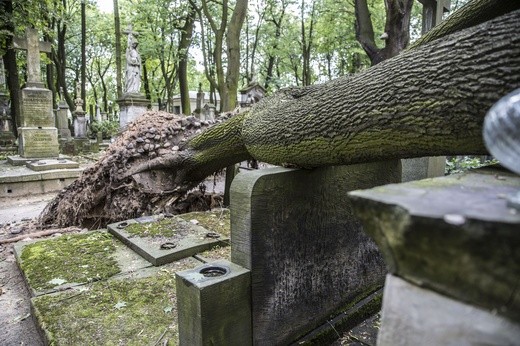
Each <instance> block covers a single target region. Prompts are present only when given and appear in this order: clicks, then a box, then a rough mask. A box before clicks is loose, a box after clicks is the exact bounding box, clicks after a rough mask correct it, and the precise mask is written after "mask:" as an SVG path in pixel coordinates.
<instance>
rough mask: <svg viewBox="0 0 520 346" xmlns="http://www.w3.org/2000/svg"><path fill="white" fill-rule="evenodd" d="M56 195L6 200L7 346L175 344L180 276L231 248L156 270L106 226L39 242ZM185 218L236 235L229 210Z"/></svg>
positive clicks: (369, 327)
mask: <svg viewBox="0 0 520 346" xmlns="http://www.w3.org/2000/svg"><path fill="white" fill-rule="evenodd" d="M74 159H75V160H76V161H80V162H81V165H82V166H83V167H86V166H88V165H89V164H90V160H89V159H85V158H83V159H81V158H79V160H78V158H74ZM223 180H224V179H218V180H217V184H216V185H212V184H213V180H212V179H209V180H207V181H206V184H207V186H208V191H210V192H212V191H215V192H222V191H223ZM55 195H56V193H48V194H43V195H31V196H25V197H10V198H1V199H0V210H1V211H0V241H5V240H7V239H12V238H14V237H17V238H24V239H22V240H18V241H16V242H14V243H3V244H0V302H1V305H2V309H1V310H0V325H2V328H1V330H2V332H1V335H0V339H1V340H2V345H43V344H45V342H49V341H51V342H55V343H56V344H57V345H86V344H99V345H107V344H128V345H133V344H135V345H138V344H151V345H170V344H176V343H177V339H178V335H177V312H176V295H175V275H174V273H175V272H178V271H181V270H185V269H190V268H194V267H196V266H200V265H201V264H203V263H204V262H206V261H209V260H215V259H228V260H229V259H230V251H229V246H220V245H219V246H216V247H215V248H213V249H212V250H207V251H200V253H198V254H195V255H193V256H187V257H185V258H182V259H179V260H176V261H173V262H171V263H168V264H165V265H162V266H158V267H155V266H153V265H151V264H150V263H149V262H147V261H146V260H145V259H144V258H142V257H141V256H139V255H137V254H136V253H135V252H133V251H131V250H130V249H129V248H128V247H126V246H125V245H123V243H122V242H121V241H119V240H118V239H116V237H114V236H112V235H111V234H110V233H108V232H107V230H106V229H102V230H96V231H88V230H87V229H80V228H69V229H64V230H56V231H57V233H54V234H51V235H48V236H44V237H41V238H38V239H33V235H34V234H36V233H39V232H41V229H40V228H39V227H38V223H37V219H36V218H37V216H38V215H39V213H40V212H41V210H43V208H44V207H45V205H46V204H47V203H48V202H49V201H50V200H51V199H52V198H53V197H54V196H55ZM204 214H206V215H204ZM182 218H183V219H184V221H182V222H184V223H183V224H184V225H187V226H188V227H192V226H194V227H197V225H195V224H198V225H199V226H200V225H203V226H204V227H205V230H203V232H211V233H219V234H220V235H222V236H223V237H225V238H226V239H227V238H228V237H229V213H228V211H227V210H225V209H215V210H214V211H213V212H212V213H188V214H184V215H183V216H182ZM161 220H162V221H161ZM148 221H150V219H146V218H145V219H141V222H144V224H147V222H148ZM165 221H166V222H169V218H164V219H161V218H159V222H158V225H160V223H161V222H165ZM127 231H128V232H130V231H131V230H130V229H127ZM146 232H151V233H154V232H160V227H156V228H153V227H147V231H146ZM220 244H221V243H220ZM221 245H222V244H221ZM17 256H18V261H19V264H17V258H16V257H17ZM20 263H21V266H22V268H23V273H24V274H22V271H20V269H19V267H18V265H20ZM27 286H28V287H29V288H28V287H27ZM378 325H379V316H378V315H376V316H375V317H373V318H371V319H369V320H368V321H366V322H364V323H362V324H361V325H360V326H357V327H356V328H354V329H352V330H351V331H349V332H347V333H344V335H343V336H342V338H341V339H340V340H338V341H337V342H336V344H337V345H340V344H341V345H350V344H356V345H359V344H360V343H359V342H360V341H363V342H365V343H364V344H365V345H371V344H375V337H376V335H377V331H378ZM40 327H41V329H42V330H39V328H40ZM42 332H43V333H42ZM41 333H42V334H43V336H42V334H41ZM338 336H339V335H338Z"/></svg>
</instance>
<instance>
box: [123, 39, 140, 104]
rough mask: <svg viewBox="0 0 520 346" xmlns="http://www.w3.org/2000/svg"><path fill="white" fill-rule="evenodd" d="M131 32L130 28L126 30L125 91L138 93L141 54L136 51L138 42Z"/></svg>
mask: <svg viewBox="0 0 520 346" xmlns="http://www.w3.org/2000/svg"><path fill="white" fill-rule="evenodd" d="M133 34H134V33H133V32H132V31H131V30H130V31H129V32H128V47H127V48H126V80H125V91H126V92H127V93H129V94H138V93H139V89H140V88H141V56H140V55H139V52H138V51H137V45H138V43H137V40H136V39H135V37H134V35H133Z"/></svg>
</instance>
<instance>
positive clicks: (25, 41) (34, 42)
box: [13, 28, 51, 88]
mask: <svg viewBox="0 0 520 346" xmlns="http://www.w3.org/2000/svg"><path fill="white" fill-rule="evenodd" d="M13 48H14V49H20V50H26V51H27V87H34V88H43V87H44V84H43V83H42V81H41V76H40V73H41V72H40V52H46V53H50V52H51V44H50V42H43V41H38V30H36V29H32V28H27V30H26V31H25V38H19V37H14V38H13Z"/></svg>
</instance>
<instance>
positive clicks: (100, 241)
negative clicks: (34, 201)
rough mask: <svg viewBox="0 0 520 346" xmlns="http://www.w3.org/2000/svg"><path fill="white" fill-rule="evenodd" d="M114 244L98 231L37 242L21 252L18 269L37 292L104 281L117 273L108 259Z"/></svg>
mask: <svg viewBox="0 0 520 346" xmlns="http://www.w3.org/2000/svg"><path fill="white" fill-rule="evenodd" d="M114 241H115V240H114V239H113V237H112V235H110V234H108V233H106V232H99V231H95V232H89V233H84V234H73V235H63V236H61V237H59V238H54V239H49V240H43V241H39V242H36V243H33V244H29V245H27V246H25V247H24V248H23V251H22V254H21V259H22V262H21V268H22V270H23V272H24V273H25V276H26V278H27V280H28V282H29V285H30V286H31V287H32V288H33V289H34V290H37V291H38V290H44V289H50V288H53V287H55V286H59V285H62V284H65V283H82V282H90V281H95V280H100V279H105V278H108V277H110V276H113V275H115V274H117V273H119V272H120V271H121V270H120V268H119V266H118V265H117V262H116V260H115V259H114V258H113V256H112V255H113V254H114V252H115V245H114Z"/></svg>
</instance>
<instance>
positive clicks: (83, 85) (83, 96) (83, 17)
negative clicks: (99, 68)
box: [72, 1, 87, 109]
mask: <svg viewBox="0 0 520 346" xmlns="http://www.w3.org/2000/svg"><path fill="white" fill-rule="evenodd" d="M86 45H87V25H86V11H85V2H84V1H82V2H81V73H80V78H81V85H80V88H81V89H80V90H81V99H82V100H83V102H87V93H86V91H85V88H86V84H87V75H86V69H87V55H86ZM72 109H73V108H72Z"/></svg>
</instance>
